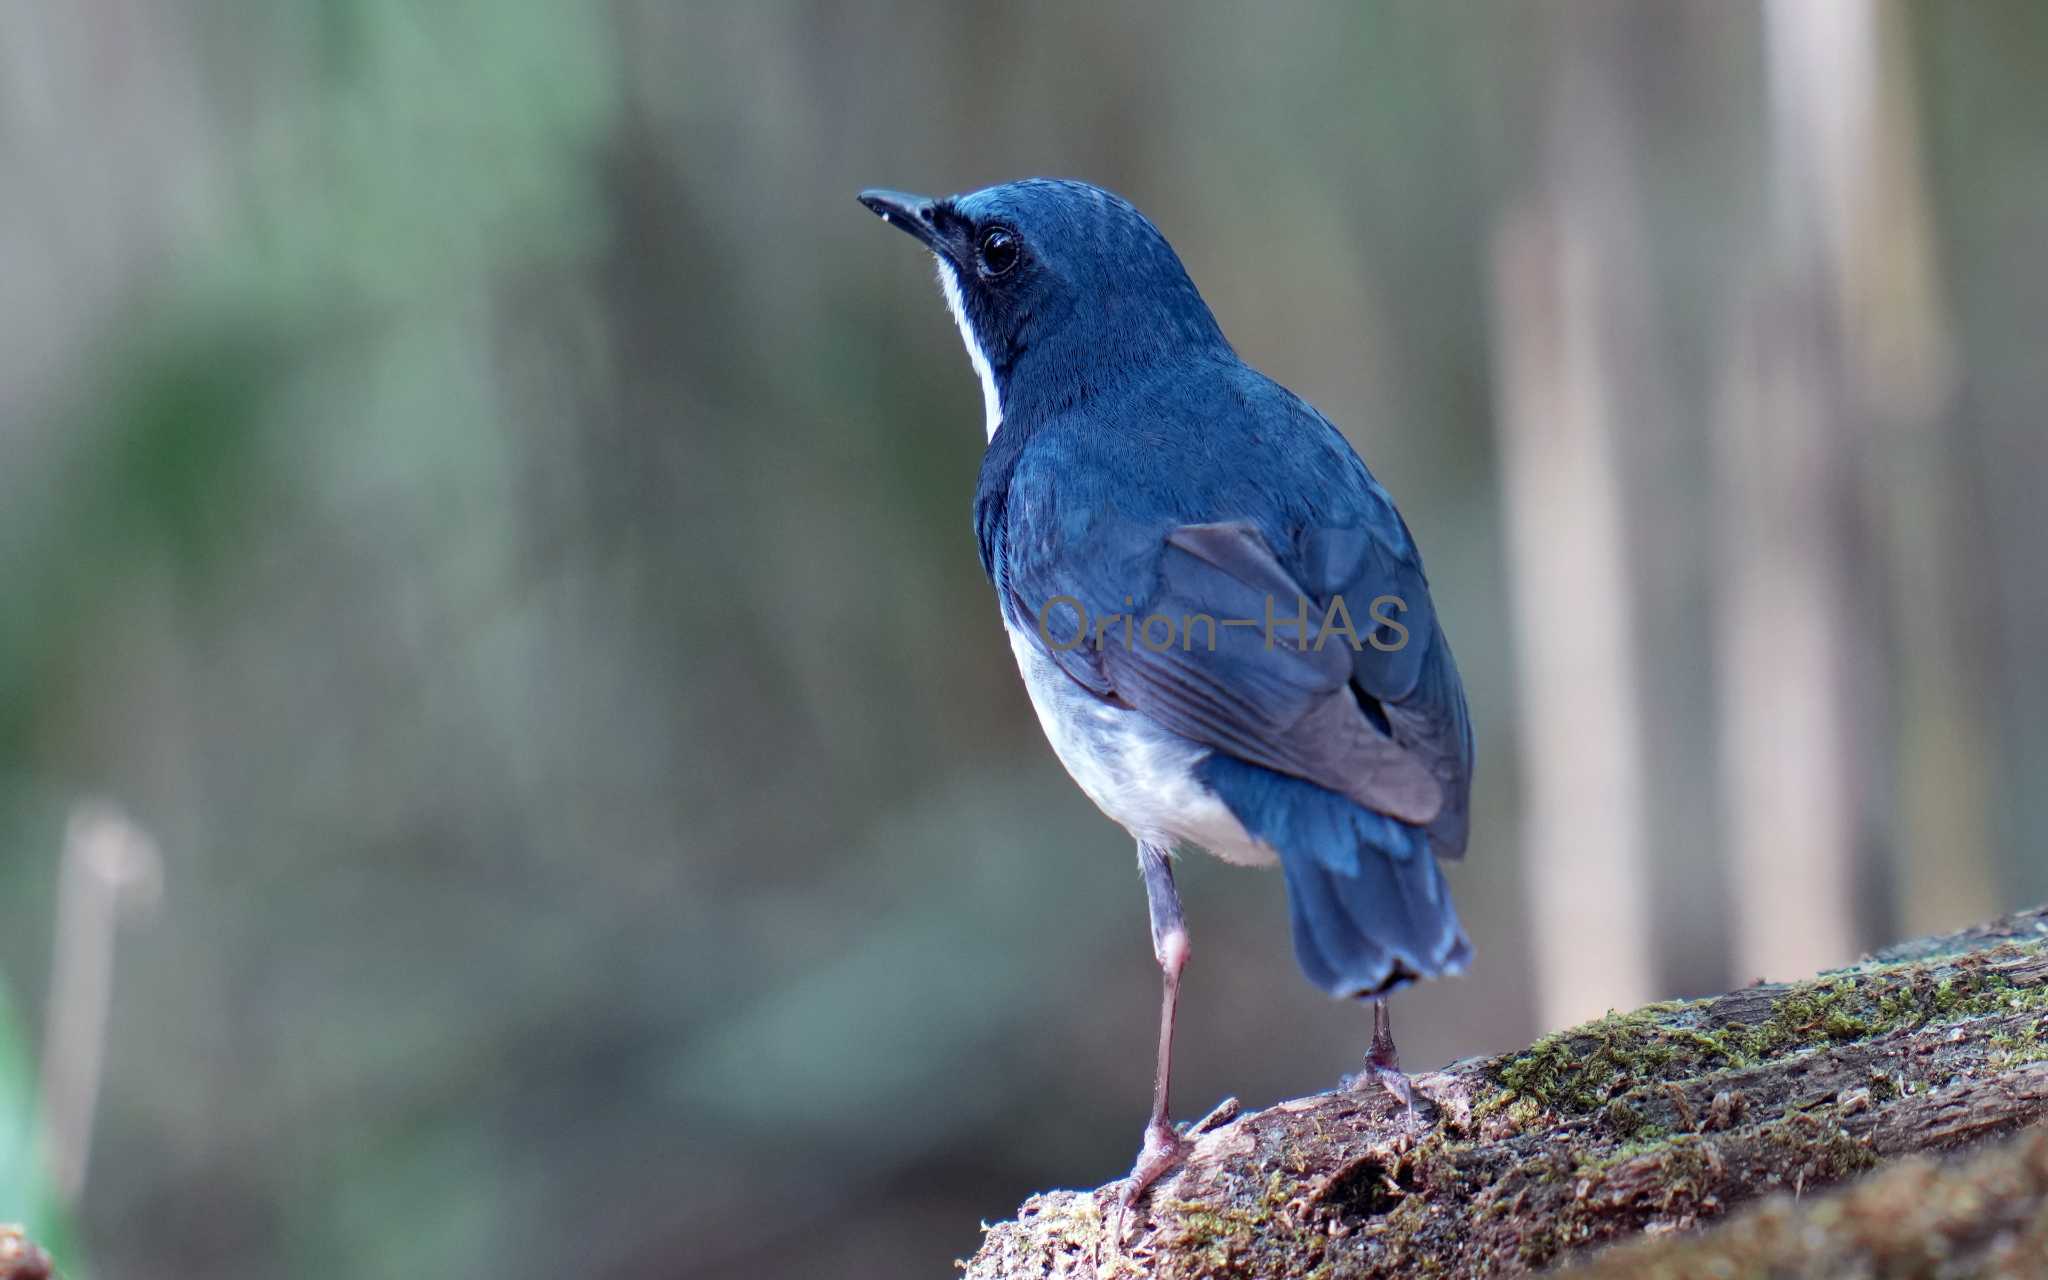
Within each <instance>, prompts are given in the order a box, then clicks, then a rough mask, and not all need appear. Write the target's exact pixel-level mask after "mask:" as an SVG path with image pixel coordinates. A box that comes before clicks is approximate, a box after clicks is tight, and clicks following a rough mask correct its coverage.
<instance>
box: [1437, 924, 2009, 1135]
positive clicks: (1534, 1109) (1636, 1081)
mask: <svg viewBox="0 0 2048 1280" xmlns="http://www.w3.org/2000/svg"><path fill="white" fill-rule="evenodd" d="M1908 967H1909V966H1905V965H1891V966H1879V967H1876V968H1872V969H1868V970H1859V971H1855V972H1850V973H1842V974H1835V975H1832V976H1829V977H1825V978H1820V979H1817V980H1815V981H1812V982H1803V983H1796V984H1793V985H1791V986H1787V987H1785V988H1783V989H1782V990H1781V991H1780V992H1779V993H1778V994H1777V995H1776V996H1775V997H1774V998H1773V1000H1772V1002H1771V1004H1770V1009H1769V1016H1767V1017H1766V1018H1764V1019H1763V1020H1762V1021H1760V1022H1754V1023H1747V1022H1740V1021H1723V1022H1715V1021H1713V1019H1712V1015H1713V1011H1714V1009H1715V1008H1716V1005H1717V1003H1718V1002H1713V1001H1692V1002H1673V1003H1667V1004H1660V1005H1651V1006H1648V1007H1646V1008H1643V1009H1639V1010H1636V1011H1635V1012H1633V1013H1627V1014H1614V1013H1610V1014H1608V1015H1607V1016H1606V1017H1605V1018H1602V1019H1600V1020H1598V1021H1597V1022H1589V1023H1587V1024H1585V1025H1584V1026H1579V1027H1574V1028H1572V1029H1571V1030H1569V1031H1563V1032H1559V1033H1557V1034H1555V1035H1551V1036H1546V1037H1544V1038H1543V1039H1541V1040H1539V1041H1537V1042H1536V1043H1535V1044H1534V1045H1532V1046H1531V1047H1530V1048H1529V1049H1528V1050H1526V1051H1524V1052H1523V1053H1520V1054H1517V1055H1515V1056H1514V1057H1513V1058H1510V1059H1508V1060H1507V1061H1506V1062H1504V1063H1503V1064H1502V1065H1501V1066H1500V1067H1499V1068H1498V1069H1497V1070H1496V1072H1495V1073H1494V1080H1495V1082H1496V1083H1497V1084H1499V1086H1500V1089H1499V1091H1498V1092H1496V1093H1494V1094H1492V1095H1490V1096H1488V1097H1487V1098H1485V1099H1482V1100H1481V1101H1480V1102H1479V1104H1478V1105H1477V1106H1476V1107H1475V1108H1474V1109H1473V1114H1474V1116H1475V1117H1478V1118H1482V1119H1483V1118H1488V1117H1494V1116H1505V1117H1506V1118H1507V1119H1508V1120H1509V1121H1510V1122H1511V1123H1513V1124H1514V1125H1515V1126H1516V1127H1517V1128H1526V1127H1528V1126H1529V1125H1531V1124H1534V1123H1536V1122H1538V1121H1539V1120H1541V1118H1542V1117H1543V1115H1544V1114H1545V1113H1550V1114H1556V1115H1566V1116H1570V1115H1590V1114H1593V1113H1596V1112H1599V1113H1603V1114H1604V1115H1605V1116H1606V1118H1607V1120H1608V1122H1609V1123H1610V1125H1612V1126H1613V1127H1614V1129H1615V1132H1616V1133H1617V1134H1619V1135H1620V1136H1623V1137H1630V1136H1634V1129H1633V1128H1632V1127H1631V1126H1633V1125H1634V1124H1635V1123H1636V1120H1637V1119H1639V1118H1640V1117H1639V1115H1637V1113H1636V1110H1635V1108H1634V1106H1633V1105H1632V1104H1630V1103H1629V1102H1628V1101H1627V1100H1626V1099H1625V1097H1624V1095H1625V1094H1626V1093H1627V1092H1628V1091H1629V1090H1630V1089H1633V1088H1635V1087H1637V1086H1640V1085H1643V1084H1646V1083H1653V1082H1673V1081H1682V1080H1690V1079H1693V1078H1696V1077H1698V1076H1700V1075H1703V1074H1706V1073H1708V1072H1710V1071H1719V1070H1728V1069H1733V1068H1741V1067H1750V1066H1756V1065H1758V1064H1761V1063H1765V1062H1771V1061H1775V1060H1777V1059H1780V1058H1785V1057H1789V1056H1792V1055H1794V1054H1798V1053H1805V1052H1808V1051H1810V1050H1813V1049H1816V1048H1821V1047H1824V1046H1826V1045H1830V1044H1843V1043H1849V1042H1852V1041H1859V1040H1867V1039H1870V1038H1873V1037H1876V1036H1881V1035H1886V1034H1889V1033H1891V1032H1894V1031H1898V1030H1902V1029H1908V1028H1919V1027H1924V1026H1926V1025H1928V1024H1930V1023H1936V1022H1951V1021H1959V1020H1961V1019H1964V1018H1971V1017H1985V1016H1993V1015H2004V1014H2010V1013H2012V1012H2015V1011H2024V1010H2031V1009H2042V1010H2044V1011H2048V988H2043V987H2041V986H2030V987H2017V986H2014V985H2013V984H2012V982H2011V980H2010V979H2008V978H2006V977H2005V976H2004V975H2003V974H2002V973H1999V972H1997V971H1995V970H1993V969H1991V968H1990V967H1989V965H1988V964H1987V963H1986V960H1985V958H1984V957H1980V956H1972V957H1965V958H1964V959H1962V960H1959V961H1958V962H1957V965H1956V971H1955V972H1954V973H1952V974H1951V975H1949V976H1947V977H1944V978H1942V979H1941V980H1940V981H1938V982H1928V981H1926V980H1924V979H1920V978H1917V977H1914V976H1906V975H1903V974H1902V972H1901V971H1902V970H1905V969H1907V968H1908ZM1617 1104H1619V1105H1620V1108H1621V1109H1620V1110H1615V1109H1614V1108H1615V1107H1616V1105H1617ZM1632 1116H1635V1117H1636V1119H1632V1118H1631V1117H1632Z"/></svg>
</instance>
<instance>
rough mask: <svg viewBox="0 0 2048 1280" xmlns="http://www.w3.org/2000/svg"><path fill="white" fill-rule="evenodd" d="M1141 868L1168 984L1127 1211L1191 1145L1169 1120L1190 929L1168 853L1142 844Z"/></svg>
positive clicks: (1127, 1190) (1162, 996) (1161, 967)
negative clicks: (1177, 1019)
mask: <svg viewBox="0 0 2048 1280" xmlns="http://www.w3.org/2000/svg"><path fill="white" fill-rule="evenodd" d="M1138 867H1139V869H1140V870H1142V871H1143V872H1144V873H1145V899H1146V902H1147V905H1149V906H1150V908H1151V911H1152V954H1153V955H1154V956H1156V957H1158V959H1159V972H1160V974H1161V975H1162V977H1163V979H1164V982H1163V985H1162V988H1161V991H1160V997H1159V1073H1158V1075H1156V1076H1155V1077H1153V1082H1152V1117H1151V1119H1149V1120H1147V1121H1146V1122H1145V1145H1144V1147H1143V1149H1142V1150H1140V1151H1139V1152H1138V1163H1137V1165H1136V1166H1135V1167H1134V1168H1132V1170H1131V1176H1130V1180H1129V1182H1128V1183H1127V1184H1126V1186H1125V1188H1124V1194H1123V1203H1124V1206H1125V1207H1126V1208H1128V1207H1130V1206H1131V1205H1133V1204H1135V1203H1136V1202H1137V1199H1138V1197H1139V1196H1142V1195H1144V1194H1145V1189H1146V1188H1147V1187H1149V1186H1151V1185H1152V1184H1153V1183H1154V1182H1156V1181H1158V1180H1159V1177H1160V1175H1161V1174H1163V1173H1165V1172H1166V1171H1167V1170H1168V1169H1171V1168H1173V1166H1175V1165H1177V1164H1179V1163H1180V1162H1181V1159H1182V1157H1184V1156H1185V1155H1187V1152H1188V1146H1189V1144H1188V1142H1187V1140H1186V1139H1184V1138H1182V1137H1181V1136H1180V1134H1179V1133H1177V1132H1175V1131H1174V1127H1173V1122H1172V1121H1171V1120H1169V1119H1168V1118H1167V1112H1166V1107H1167V1089H1168V1085H1169V1083H1170V1082H1171V1080H1172V1076H1173V1011H1174V1006H1175V1005H1176V1004H1178V1003H1179V1001H1180V971H1181V968H1182V966H1184V965H1186V964H1187V962H1188V929H1187V924H1186V922H1185V921H1183V920H1182V919H1181V914H1180V893H1179V892H1178V891H1177V890H1176V889H1175V888H1174V887H1173V863H1172V861H1171V860H1170V857H1169V854H1168V851H1167V850H1166V849H1165V848H1162V847H1160V846H1157V845H1151V844H1146V843H1144V842H1142V841H1141V842H1140V843H1139V845H1138Z"/></svg>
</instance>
